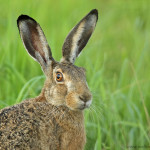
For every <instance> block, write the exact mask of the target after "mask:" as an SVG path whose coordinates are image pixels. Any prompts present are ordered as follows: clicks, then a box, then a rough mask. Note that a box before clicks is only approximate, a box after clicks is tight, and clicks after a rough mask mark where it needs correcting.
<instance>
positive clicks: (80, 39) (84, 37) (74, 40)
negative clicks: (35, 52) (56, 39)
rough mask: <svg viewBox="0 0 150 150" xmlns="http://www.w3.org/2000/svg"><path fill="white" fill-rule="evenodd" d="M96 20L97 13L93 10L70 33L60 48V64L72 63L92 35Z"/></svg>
mask: <svg viewBox="0 0 150 150" xmlns="http://www.w3.org/2000/svg"><path fill="white" fill-rule="evenodd" d="M97 19H98V11H97V10H96V9H93V10H92V11H90V12H89V13H88V14H87V15H86V16H85V17H84V18H83V19H82V20H81V21H80V22H79V23H78V24H77V25H76V26H75V27H74V28H73V29H72V30H71V31H70V33H69V34H68V36H67V38H66V40H65V42H64V45H63V48H62V53H63V58H62V59H61V61H62V62H63V61H68V62H71V63H74V61H75V59H76V57H78V55H79V54H80V52H81V50H82V49H83V48H84V47H85V45H86V44H87V42H88V40H89V38H90V36H91V35H92V33H93V31H94V28H95V26H96V22H97Z"/></svg>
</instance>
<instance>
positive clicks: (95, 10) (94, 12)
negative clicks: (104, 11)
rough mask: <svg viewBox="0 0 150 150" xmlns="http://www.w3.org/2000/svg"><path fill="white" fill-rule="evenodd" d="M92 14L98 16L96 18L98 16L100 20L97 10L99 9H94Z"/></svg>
mask: <svg viewBox="0 0 150 150" xmlns="http://www.w3.org/2000/svg"><path fill="white" fill-rule="evenodd" d="M90 14H94V15H96V16H97V18H98V10H97V9H93V10H91V11H90Z"/></svg>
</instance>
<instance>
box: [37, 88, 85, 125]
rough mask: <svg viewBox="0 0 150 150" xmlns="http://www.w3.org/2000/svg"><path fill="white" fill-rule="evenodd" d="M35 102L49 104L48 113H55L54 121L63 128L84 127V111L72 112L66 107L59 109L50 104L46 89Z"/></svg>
mask: <svg viewBox="0 0 150 150" xmlns="http://www.w3.org/2000/svg"><path fill="white" fill-rule="evenodd" d="M34 101H36V102H42V103H47V104H46V105H47V111H49V112H50V113H51V112H53V115H54V119H55V120H56V121H57V123H58V124H61V125H62V126H69V125H70V126H72V125H74V126H84V115H83V112H82V111H72V110H70V109H69V108H67V107H66V106H59V107H58V106H54V105H52V104H50V103H48V102H47V100H46V97H45V95H44V89H43V90H42V91H41V94H40V95H39V96H37V97H36V98H35V99H34ZM45 113H47V112H45Z"/></svg>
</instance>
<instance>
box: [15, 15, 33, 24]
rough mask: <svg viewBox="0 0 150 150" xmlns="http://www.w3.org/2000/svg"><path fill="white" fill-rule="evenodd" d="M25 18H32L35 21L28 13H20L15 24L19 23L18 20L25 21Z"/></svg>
mask: <svg viewBox="0 0 150 150" xmlns="http://www.w3.org/2000/svg"><path fill="white" fill-rule="evenodd" d="M25 20H33V21H35V20H34V19H33V18H31V17H29V16H28V15H20V16H19V17H18V19H17V25H19V22H20V21H25ZM35 22H36V21H35Z"/></svg>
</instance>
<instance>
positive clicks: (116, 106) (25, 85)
mask: <svg viewBox="0 0 150 150" xmlns="http://www.w3.org/2000/svg"><path fill="white" fill-rule="evenodd" d="M93 8H97V9H98V10H99V20H98V23H97V27H96V30H95V32H94V34H93V35H92V38H91V39H90V41H89V43H88V45H87V46H86V47H85V49H84V51H83V53H82V54H81V55H80V57H79V58H78V59H77V61H76V65H78V66H82V67H85V68H86V70H87V81H88V83H89V87H90V88H91V91H92V93H93V104H92V107H91V108H90V109H88V110H86V111H85V123H86V132H87V145H86V147H85V149H86V150H114V149H115V150H121V149H128V148H127V146H150V117H149V115H150V109H149V108H150V1H149V0H137V1H136V0H130V1H123V0H122V1H121V0H114V1H113V0H108V1H106V0H101V1H100V0H82V1H81V0H80V1H79V0H76V1H69V0H63V1H52V0H43V1H40V0H36V1H33V0H30V1H29V0H21V1H17V0H13V1H12V0H5V1H2V0H0V108H3V107H6V106H9V105H13V104H15V103H18V102H20V101H22V100H23V99H25V98H30V97H35V96H36V95H38V94H39V93H40V90H41V88H42V86H43V82H44V78H45V77H44V76H43V73H42V71H41V68H40V66H39V64H38V63H36V62H35V61H33V59H31V57H29V56H28V54H27V52H26V51H25V49H24V47H23V44H22V42H21V40H20V36H19V33H18V29H17V26H16V19H17V17H18V16H19V15H20V14H27V15H29V16H31V17H33V18H35V19H36V20H37V21H38V22H39V23H40V24H41V27H42V28H43V30H44V32H45V34H46V37H47V40H48V42H49V44H50V46H51V49H52V53H53V56H54V58H55V59H56V60H59V59H60V58H61V47H62V44H63V41H64V39H65V37H66V35H67V34H68V32H69V30H70V29H71V28H72V27H73V26H74V25H75V24H76V23H77V22H78V21H79V20H80V19H81V18H82V17H83V16H84V15H85V14H86V13H88V12H89V11H90V10H91V9H93ZM143 149H144V148H143Z"/></svg>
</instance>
